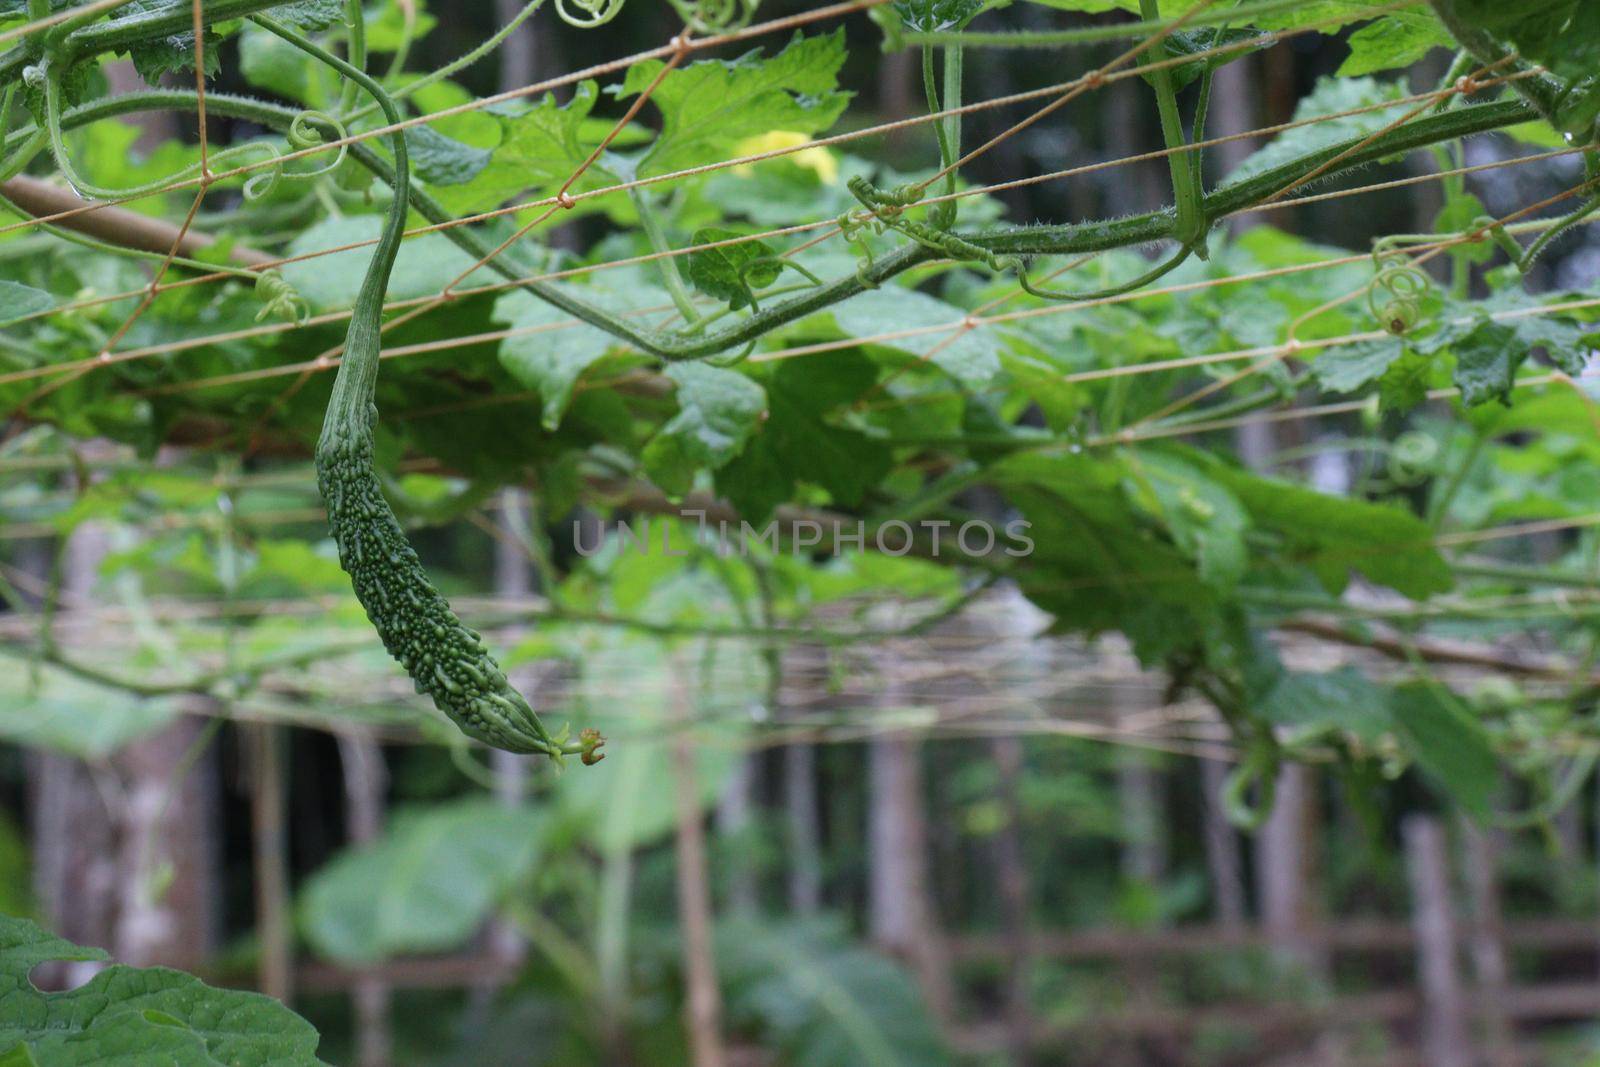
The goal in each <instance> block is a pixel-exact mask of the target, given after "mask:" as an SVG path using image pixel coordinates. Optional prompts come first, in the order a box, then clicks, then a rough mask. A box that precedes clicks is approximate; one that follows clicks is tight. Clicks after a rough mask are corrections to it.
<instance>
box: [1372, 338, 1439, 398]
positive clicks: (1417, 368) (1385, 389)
mask: <svg viewBox="0 0 1600 1067" xmlns="http://www.w3.org/2000/svg"><path fill="white" fill-rule="evenodd" d="M1432 376H1433V360H1432V359H1430V358H1429V357H1427V356H1425V355H1423V354H1422V353H1420V352H1413V351H1411V350H1410V349H1406V350H1405V354H1404V355H1402V356H1401V357H1400V358H1399V359H1397V360H1395V361H1394V363H1392V364H1390V366H1389V369H1388V370H1387V371H1385V372H1384V375H1383V377H1382V378H1380V379H1379V380H1378V407H1379V408H1380V409H1381V410H1383V411H1386V412H1397V413H1399V412H1406V411H1410V410H1411V409H1412V408H1414V407H1416V406H1417V405H1418V404H1420V403H1422V402H1423V401H1424V400H1426V399H1427V398H1428V386H1429V384H1430V379H1431V378H1432Z"/></svg>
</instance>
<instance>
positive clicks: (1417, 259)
mask: <svg viewBox="0 0 1600 1067" xmlns="http://www.w3.org/2000/svg"><path fill="white" fill-rule="evenodd" d="M1596 184H1600V179H1593V178H1591V179H1588V180H1585V181H1582V182H1579V183H1578V184H1576V185H1574V186H1571V187H1570V188H1568V189H1566V190H1564V191H1562V192H1560V193H1557V194H1555V195H1554V196H1548V197H1546V198H1545V199H1543V200H1541V201H1538V202H1537V203H1533V204H1529V205H1528V206H1526V207H1524V208H1520V209H1518V210H1517V211H1514V212H1512V213H1511V214H1510V215H1507V216H1506V217H1505V218H1502V219H1500V220H1498V221H1496V222H1492V223H1489V224H1488V225H1485V226H1479V227H1478V228H1476V229H1475V230H1473V231H1471V232H1470V233H1468V234H1462V235H1460V236H1458V237H1456V238H1453V239H1451V240H1449V241H1445V242H1442V243H1440V244H1438V245H1437V246H1435V247H1431V248H1429V249H1428V250H1427V251H1426V252H1424V253H1423V254H1422V255H1419V256H1412V257H1410V262H1411V264H1412V265H1413V266H1421V265H1422V264H1424V263H1427V262H1429V261H1431V260H1433V259H1435V258H1437V257H1438V256H1441V255H1443V254H1444V253H1445V252H1447V251H1449V250H1450V249H1451V248H1455V247H1457V246H1459V245H1462V244H1470V243H1477V242H1480V241H1483V240H1485V239H1486V238H1487V237H1488V236H1489V233H1490V231H1492V230H1494V229H1496V228H1497V227H1501V226H1505V225H1506V224H1508V223H1511V222H1515V221H1516V220H1518V219H1521V218H1525V217H1526V216H1528V215H1531V214H1532V213H1534V212H1535V211H1539V210H1541V209H1543V208H1546V207H1549V206H1550V205H1552V204H1557V203H1560V202H1561V201H1562V200H1566V199H1568V198H1570V197H1573V196H1577V195H1579V194H1580V193H1583V192H1585V191H1587V190H1589V189H1592V188H1593V187H1594V186H1595V185H1596ZM1371 285H1372V283H1370V282H1369V283H1368V284H1367V285H1365V286H1362V287H1361V288H1359V289H1355V290H1352V291H1351V292H1349V293H1347V294H1345V295H1344V296H1342V297H1339V298H1336V299H1334V300H1330V301H1328V302H1327V303H1326V304H1324V305H1323V306H1322V307H1319V308H1313V309H1312V310H1311V311H1308V312H1306V313H1305V314H1304V315H1302V316H1300V318H1298V319H1296V320H1295V321H1294V323H1293V324H1291V326H1290V328H1289V338H1288V340H1287V341H1285V342H1284V343H1283V344H1282V345H1280V346H1278V347H1277V349H1276V350H1275V351H1273V352H1271V353H1269V354H1267V355H1265V356H1263V357H1262V359H1261V360H1260V361H1259V362H1258V363H1256V364H1254V365H1252V366H1249V367H1245V368H1244V369H1242V370H1240V371H1238V372H1236V373H1234V374H1232V375H1229V376H1226V377H1223V378H1219V379H1217V380H1216V381H1214V382H1211V383H1209V384H1207V385H1205V386H1202V387H1201V388H1199V389H1197V390H1195V391H1194V392H1191V393H1188V394H1186V395H1184V396H1182V397H1179V398H1178V399H1177V400H1174V401H1173V402H1172V403H1170V404H1167V405H1166V406H1165V407H1163V408H1161V409H1159V410H1158V411H1155V412H1152V413H1151V414H1150V415H1147V416H1145V417H1144V418H1142V419H1140V420H1138V422H1136V423H1134V424H1133V426H1132V427H1130V429H1131V428H1137V427H1138V426H1140V425H1144V424H1147V423H1152V422H1156V421H1158V420H1160V419H1165V418H1168V417H1170V416H1172V415H1174V414H1176V413H1177V412H1179V411H1182V410H1183V409H1185V408H1187V407H1190V406H1191V405H1193V404H1195V403H1198V402H1199V401H1201V400H1203V399H1205V398H1206V397H1208V396H1211V395H1213V394H1215V393H1218V392H1220V391H1222V390H1223V389H1226V388H1229V387H1231V386H1233V385H1236V384H1238V383H1239V382H1241V381H1244V380H1245V379H1247V378H1251V377H1253V376H1255V375H1257V374H1261V373H1264V372H1265V371H1266V369H1267V368H1268V367H1270V366H1273V365H1275V364H1277V363H1279V362H1281V361H1283V360H1285V359H1288V358H1290V357H1291V356H1293V355H1295V354H1296V353H1298V352H1299V351H1300V350H1301V349H1302V348H1303V347H1305V343H1304V342H1302V341H1300V339H1299V338H1298V337H1297V336H1296V334H1297V333H1298V331H1299V329H1300V327H1302V326H1303V325H1305V323H1307V322H1310V321H1312V320H1313V319H1315V318H1317V317H1318V316H1320V315H1322V314H1323V313H1325V312H1327V311H1332V310H1334V309H1335V308H1338V307H1342V306H1343V305H1345V304H1348V303H1350V302H1351V301H1353V300H1357V299H1359V298H1360V297H1361V295H1362V294H1363V293H1366V292H1368V291H1369V290H1370V289H1371ZM1392 336H1394V335H1393V334H1391V333H1390V332H1389V331H1387V330H1381V331H1378V332H1377V333H1376V335H1375V336H1374V337H1372V338H1368V339H1369V340H1375V339H1380V338H1383V337H1392Z"/></svg>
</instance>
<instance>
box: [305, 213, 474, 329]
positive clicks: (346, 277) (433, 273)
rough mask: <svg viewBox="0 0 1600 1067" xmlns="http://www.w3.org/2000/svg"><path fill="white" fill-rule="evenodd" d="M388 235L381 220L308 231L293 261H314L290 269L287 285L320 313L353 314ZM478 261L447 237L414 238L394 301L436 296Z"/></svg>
mask: <svg viewBox="0 0 1600 1067" xmlns="http://www.w3.org/2000/svg"><path fill="white" fill-rule="evenodd" d="M382 230H383V220H382V219H381V218H379V217H378V216H377V215H347V216H344V217H342V218H327V219H323V220H322V221H321V222H319V223H317V224H316V225H314V226H311V227H309V228H307V229H305V230H302V231H301V232H300V233H299V234H298V235H297V236H296V237H295V239H294V240H293V241H291V242H289V255H290V256H306V257H308V258H306V259H304V260H302V261H300V262H296V263H286V264H284V266H283V268H282V269H283V276H284V279H285V280H287V281H288V282H289V284H290V285H293V286H294V287H295V289H296V290H298V291H299V293H300V295H301V296H303V297H305V299H306V300H307V301H308V302H309V303H310V304H311V306H312V307H313V308H315V309H316V310H318V311H327V310H332V309H335V308H348V307H350V306H351V305H353V304H354V303H355V299H356V294H357V293H359V292H360V291H361V282H362V278H363V277H364V276H365V274H366V268H367V260H369V259H370V258H371V257H372V246H371V242H373V241H375V240H376V239H377V237H378V235H379V233H380V232H382ZM363 242H366V243H365V244H363ZM352 244H353V245H357V247H355V248H349V249H345V250H344V251H340V252H329V253H327V254H325V255H315V254H314V253H319V252H324V251H325V250H326V249H330V248H344V247H345V246H346V245H352ZM476 261H477V257H475V256H470V255H468V254H467V253H466V252H463V251H462V250H461V249H459V248H457V247H456V246H455V245H453V244H451V243H450V241H449V239H448V238H446V237H445V236H444V235H443V234H437V233H430V234H424V235H422V236H421V237H413V238H408V239H407V240H406V241H405V242H404V243H402V244H401V246H400V253H399V256H398V257H397V258H396V259H395V265H394V272H393V274H391V275H390V279H389V299H390V300H405V299H410V298H416V297H424V296H432V295H435V294H437V293H438V292H439V290H440V289H442V288H443V287H444V286H446V285H448V284H450V282H451V281H453V280H454V279H456V278H458V277H460V276H461V273H462V271H465V270H467V269H469V268H470V267H471V266H472V265H473V263H475V262H476ZM488 274H489V270H488V268H487V267H484V268H480V269H479V270H478V271H475V272H474V273H473V274H472V276H471V278H470V279H468V280H466V281H463V282H462V283H461V284H463V285H466V286H471V285H476V284H479V283H480V282H481V281H482V280H483V279H485V278H486V277H487V276H488ZM495 277H496V278H498V277H499V275H495Z"/></svg>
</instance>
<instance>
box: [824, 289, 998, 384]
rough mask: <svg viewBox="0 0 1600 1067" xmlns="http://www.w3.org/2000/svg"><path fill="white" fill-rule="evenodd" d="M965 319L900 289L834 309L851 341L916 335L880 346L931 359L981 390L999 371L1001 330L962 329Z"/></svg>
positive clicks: (876, 293)
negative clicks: (903, 332) (863, 338)
mask: <svg viewBox="0 0 1600 1067" xmlns="http://www.w3.org/2000/svg"><path fill="white" fill-rule="evenodd" d="M965 318H966V312H965V311H963V310H962V309H960V308H958V307H956V306H955V305H953V304H947V303H945V302H944V301H943V300H939V299H937V298H935V297H931V296H928V295H927V294H926V293H919V292H917V291H916V290H914V289H907V288H905V287H904V286H899V285H886V286H884V287H883V288H881V289H869V290H867V291H866V292H864V293H861V294H859V295H857V296H854V297H851V298H850V299H849V300H846V301H845V302H844V303H842V304H840V305H838V306H837V307H835V308H834V309H833V321H834V322H835V323H837V324H838V326H839V329H841V330H843V331H844V332H845V335H846V336H848V337H880V336H884V335H886V334H894V333H899V332H901V331H908V332H910V336H907V337H896V338H891V339H889V340H885V341H878V342H875V343H876V344H879V345H881V346H883V347H885V348H893V349H897V350H899V351H901V352H909V353H911V354H912V355H914V356H917V357H918V358H920V359H926V360H928V361H929V362H931V363H932V364H933V365H934V366H936V367H938V368H940V369H941V370H943V371H945V372H946V373H948V374H949V375H950V376H951V377H953V378H955V379H956V380H957V381H959V382H961V383H962V384H963V385H966V386H969V387H971V388H974V389H976V388H981V387H982V386H985V385H987V384H989V382H990V381H991V380H992V379H993V378H994V376H995V375H996V374H998V373H999V371H1000V354H1001V352H1002V351H1004V345H1003V343H1002V341H1001V338H1000V336H999V330H998V328H997V327H994V326H980V327H978V328H976V329H961V328H960V324H961V322H962V320H963V319H965ZM939 327H950V328H949V329H939ZM915 331H927V332H922V333H919V332H915Z"/></svg>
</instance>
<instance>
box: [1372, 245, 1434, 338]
mask: <svg viewBox="0 0 1600 1067" xmlns="http://www.w3.org/2000/svg"><path fill="white" fill-rule="evenodd" d="M1372 261H1373V265H1374V266H1375V267H1376V268H1377V271H1378V273H1377V274H1376V275H1375V276H1374V277H1373V279H1372V281H1371V283H1369V284H1368V286H1367V309H1368V310H1369V311H1371V312H1372V317H1373V318H1374V319H1376V320H1377V321H1378V325H1380V326H1382V327H1383V328H1384V329H1385V330H1387V331H1389V332H1390V333H1392V334H1394V335H1395V336H1396V337H1402V336H1404V335H1405V334H1408V333H1410V332H1411V331H1412V330H1414V329H1416V328H1417V326H1419V325H1420V324H1421V322H1422V316H1423V311H1424V307H1423V301H1424V299H1425V298H1426V297H1427V295H1428V293H1429V292H1431V291H1432V289H1433V279H1432V278H1430V277H1428V275H1427V274H1425V273H1424V272H1423V271H1422V269H1421V268H1420V267H1418V266H1417V265H1416V264H1415V263H1413V262H1411V260H1410V258H1409V257H1407V256H1406V254H1405V253H1404V252H1400V251H1396V250H1394V249H1390V248H1383V247H1381V246H1380V247H1378V248H1375V249H1374V250H1373V253H1372Z"/></svg>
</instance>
